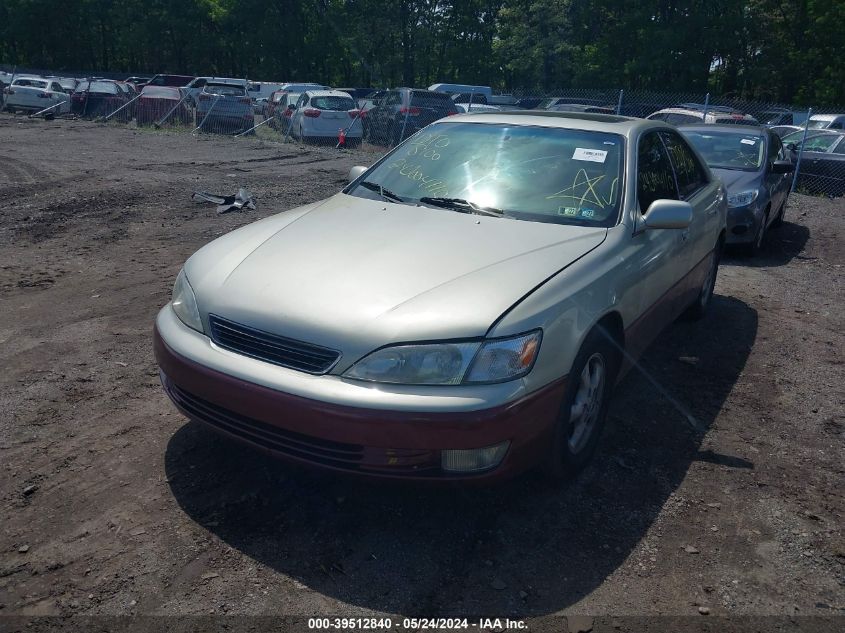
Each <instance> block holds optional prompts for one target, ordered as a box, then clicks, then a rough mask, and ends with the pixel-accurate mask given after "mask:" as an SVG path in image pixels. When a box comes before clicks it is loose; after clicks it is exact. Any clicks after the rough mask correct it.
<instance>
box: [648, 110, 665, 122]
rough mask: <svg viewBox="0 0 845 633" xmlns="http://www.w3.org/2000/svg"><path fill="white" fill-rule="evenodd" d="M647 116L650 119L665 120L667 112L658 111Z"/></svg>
mask: <svg viewBox="0 0 845 633" xmlns="http://www.w3.org/2000/svg"><path fill="white" fill-rule="evenodd" d="M647 118H648V119H649V120H650V121H665V120H666V113H665V112H658V113H656V114H650V115H649V116H648V117H647Z"/></svg>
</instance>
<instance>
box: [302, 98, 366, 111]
mask: <svg viewBox="0 0 845 633" xmlns="http://www.w3.org/2000/svg"><path fill="white" fill-rule="evenodd" d="M311 107H312V108H317V109H318V110H335V111H340V110H342V111H344V112H346V111H347V110H352V109H354V108H355V102H354V101H353V100H352V97H335V96H328V97H312V98H311Z"/></svg>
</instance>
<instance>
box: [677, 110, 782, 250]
mask: <svg viewBox="0 0 845 633" xmlns="http://www.w3.org/2000/svg"><path fill="white" fill-rule="evenodd" d="M679 130H680V132H681V133H682V134H683V135H684V136H685V137H686V138H687V140H688V141H690V143H692V145H693V146H694V147H695V149H697V150H698V152H699V154H701V156H702V157H703V158H704V160H705V161H706V162H707V165H708V166H709V167H710V170H711V171H712V172H713V174H714V175H715V176H717V177H718V178H720V179H721V181H722V182H723V183H724V185H725V188H726V189H727V191H728V234H727V239H726V242H725V243H726V244H728V245H739V246H742V247H744V248H745V249H746V250H747V251H748V252H749V254H751V255H756V254H757V253H759V252H760V250H761V248H762V247H763V243H764V239H765V236H766V231H767V230H768V229H769V228H770V227H776V226H779V225H780V224H781V223H782V222H783V214H784V211H785V209H786V201H787V198H788V196H789V190H790V187H791V185H792V172H793V170H794V166H793V164H792V161H791V160H790V157H789V155H788V151H787V150H786V149H785V148H784V146H783V143H782V142H781V140H780V137H778V135H777V134H775V133H773V132H772V131H771V130H768V129H766V128H762V127H758V126H751V125H687V126H681V127H679Z"/></svg>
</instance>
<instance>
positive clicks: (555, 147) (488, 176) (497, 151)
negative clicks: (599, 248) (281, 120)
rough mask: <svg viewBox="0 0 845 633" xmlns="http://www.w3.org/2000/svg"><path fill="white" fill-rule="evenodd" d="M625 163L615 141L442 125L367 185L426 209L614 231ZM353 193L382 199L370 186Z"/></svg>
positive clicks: (397, 154) (596, 135)
mask: <svg viewBox="0 0 845 633" xmlns="http://www.w3.org/2000/svg"><path fill="white" fill-rule="evenodd" d="M623 163H624V140H623V138H622V137H621V136H619V135H617V134H611V133H607V132H594V131H587V130H575V129H565V128H547V127H540V126H529V125H507V124H504V123H502V124H484V123H459V122H454V123H443V122H441V123H433V124H431V125H430V126H428V127H426V128H425V129H424V130H422V131H420V132H419V133H417V134H415V135H414V136H412V137H411V138H410V139H408V140H407V141H406V142H405V143H403V144H402V145H400V146H399V147H398V148H397V149H396V150H395V151H393V152H392V153H390V154H388V155H387V157H385V159H384V160H383V161H382V162H380V163H379V164H378V165H376V166H375V167H372V168H370V170H369V171H367V181H368V182H370V183H372V184H373V185H380V186H382V187H383V188H384V189H385V190H389V191H391V192H393V193H395V194H396V195H398V196H400V197H401V198H402V199H403V201H405V202H408V203H415V202H420V204H422V205H424V206H427V203H426V201H425V200H424V198H426V197H432V198H458V199H463V200H467V201H469V202H471V203H474V204H476V205H479V206H482V207H493V208H497V209H501V210H503V211H504V212H505V215H506V216H508V217H512V218H515V219H517V220H526V221H534V222H548V223H554V224H577V225H582V226H614V225H615V224H616V223H617V222H618V218H619V208H620V200H621V197H622V196H621V193H620V182H621V174H622V169H623ZM376 189H377V188H376ZM350 193H352V194H353V195H358V196H361V197H365V198H370V199H379V192H378V190H375V191H373V190H372V185H371V188H367V187H364V186H361V184H360V183H359V184H358V185H357V186H356V187H355V188H354V189H353V190H352V191H351V192H350Z"/></svg>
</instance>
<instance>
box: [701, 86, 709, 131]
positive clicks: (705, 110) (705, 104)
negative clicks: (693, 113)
mask: <svg viewBox="0 0 845 633" xmlns="http://www.w3.org/2000/svg"><path fill="white" fill-rule="evenodd" d="M709 106H710V93H709V92H708V93H707V94H706V95H704V114H703V115H702V117H701V120H702V121H703V122H704V123H707V108H708V107H709Z"/></svg>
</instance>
